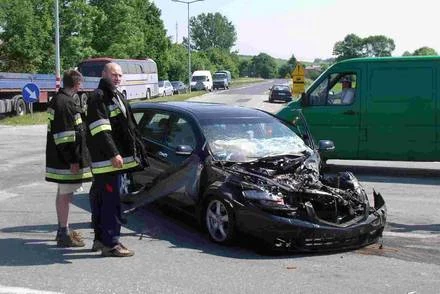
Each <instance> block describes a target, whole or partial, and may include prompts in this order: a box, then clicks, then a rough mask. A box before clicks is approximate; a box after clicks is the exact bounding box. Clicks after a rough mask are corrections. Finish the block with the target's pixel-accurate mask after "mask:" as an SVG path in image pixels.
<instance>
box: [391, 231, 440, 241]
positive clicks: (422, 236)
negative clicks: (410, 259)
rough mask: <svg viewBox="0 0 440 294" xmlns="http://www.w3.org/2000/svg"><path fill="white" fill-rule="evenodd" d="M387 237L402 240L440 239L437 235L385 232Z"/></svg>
mask: <svg viewBox="0 0 440 294" xmlns="http://www.w3.org/2000/svg"><path fill="white" fill-rule="evenodd" d="M383 235H384V236H387V237H400V238H417V239H429V238H440V235H437V234H417V233H402V232H383Z"/></svg>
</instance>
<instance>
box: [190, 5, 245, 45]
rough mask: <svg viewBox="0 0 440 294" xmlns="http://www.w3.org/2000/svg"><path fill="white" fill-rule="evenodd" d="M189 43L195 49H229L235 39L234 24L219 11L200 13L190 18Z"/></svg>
mask: <svg viewBox="0 0 440 294" xmlns="http://www.w3.org/2000/svg"><path fill="white" fill-rule="evenodd" d="M189 23H190V32H191V45H192V46H193V48H194V49H196V50H207V49H210V48H220V49H224V50H227V51H228V52H229V51H230V50H231V48H232V46H234V44H235V41H236V40H237V33H236V32H235V27H234V25H233V24H232V23H231V22H230V21H228V19H227V18H226V16H222V15H221V14H220V13H218V12H216V13H215V14H213V13H208V14H205V13H202V14H200V15H198V16H197V17H191V19H190V22H189Z"/></svg>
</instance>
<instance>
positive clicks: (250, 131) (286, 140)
mask: <svg viewBox="0 0 440 294" xmlns="http://www.w3.org/2000/svg"><path fill="white" fill-rule="evenodd" d="M201 126H202V129H203V132H204V135H205V137H206V139H207V142H208V144H209V146H210V148H211V151H212V153H213V157H214V159H216V160H225V161H235V162H248V161H254V160H258V159H260V158H264V157H270V156H278V155H289V154H292V155H296V154H302V153H303V152H305V151H309V152H311V149H310V147H308V146H307V145H306V144H305V143H304V141H303V140H302V139H301V138H300V137H299V136H298V135H297V134H296V133H295V132H294V131H293V130H292V129H290V128H289V127H288V126H287V125H285V124H283V123H282V122H280V121H279V120H277V119H276V118H272V117H267V118H261V117H258V118H246V117H240V118H224V119H218V118H216V119H205V120H202V121H201Z"/></svg>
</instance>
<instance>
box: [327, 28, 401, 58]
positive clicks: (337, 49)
mask: <svg viewBox="0 0 440 294" xmlns="http://www.w3.org/2000/svg"><path fill="white" fill-rule="evenodd" d="M395 47H396V46H395V44H394V40H393V39H391V38H388V37H386V36H383V35H376V36H369V37H366V38H364V39H362V38H360V37H358V36H357V35H355V34H349V35H347V36H345V38H344V40H342V41H338V42H336V43H335V45H334V47H333V55H335V56H336V60H337V61H340V60H344V59H348V58H356V57H365V56H370V57H380V56H391V53H392V52H393V51H394V49H395Z"/></svg>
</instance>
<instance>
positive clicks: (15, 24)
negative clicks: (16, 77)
mask: <svg viewBox="0 0 440 294" xmlns="http://www.w3.org/2000/svg"><path fill="white" fill-rule="evenodd" d="M0 10H1V11H3V12H6V11H7V13H2V14H0V17H1V19H0V27H1V28H2V30H0V40H2V41H3V44H2V46H1V47H0V56H2V58H3V59H4V63H3V65H1V66H2V68H1V70H3V71H12V72H22V71H24V72H35V73H47V72H54V71H55V70H54V69H55V61H54V58H53V56H54V53H55V45H54V44H55V43H54V30H53V27H54V26H53V25H54V22H53V1H52V0H40V1H35V0H8V1H6V0H1V2H0Z"/></svg>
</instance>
